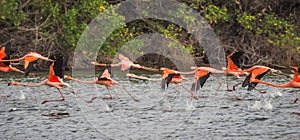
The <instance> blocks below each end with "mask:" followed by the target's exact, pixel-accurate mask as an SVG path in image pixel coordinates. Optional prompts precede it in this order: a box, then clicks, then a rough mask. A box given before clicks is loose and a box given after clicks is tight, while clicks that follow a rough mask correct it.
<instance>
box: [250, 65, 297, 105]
mask: <svg viewBox="0 0 300 140" xmlns="http://www.w3.org/2000/svg"><path fill="white" fill-rule="evenodd" d="M290 67H291V69H292V73H294V75H293V79H292V80H291V81H289V82H288V83H286V84H283V85H277V84H273V83H269V82H265V81H261V80H259V79H254V82H256V83H262V84H265V85H269V86H273V87H276V88H300V76H299V74H300V68H299V67H296V66H290ZM297 101H298V98H296V99H295V100H294V103H296V102H297Z"/></svg>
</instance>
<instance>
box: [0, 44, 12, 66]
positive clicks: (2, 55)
mask: <svg viewBox="0 0 300 140" xmlns="http://www.w3.org/2000/svg"><path fill="white" fill-rule="evenodd" d="M10 53H11V43H10V42H8V43H6V45H3V46H2V48H1V52H0V59H3V60H9V59H10ZM3 64H5V65H6V66H9V65H10V62H3Z"/></svg>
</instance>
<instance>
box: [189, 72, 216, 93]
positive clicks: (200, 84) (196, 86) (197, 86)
mask: <svg viewBox="0 0 300 140" xmlns="http://www.w3.org/2000/svg"><path fill="white" fill-rule="evenodd" d="M210 75H211V72H208V73H207V74H206V75H203V76H202V77H198V79H197V81H196V82H194V83H193V84H192V87H191V91H195V89H196V91H198V90H199V89H200V87H201V88H202V87H203V85H204V83H205V82H206V80H207V79H208V78H209V77H210Z"/></svg>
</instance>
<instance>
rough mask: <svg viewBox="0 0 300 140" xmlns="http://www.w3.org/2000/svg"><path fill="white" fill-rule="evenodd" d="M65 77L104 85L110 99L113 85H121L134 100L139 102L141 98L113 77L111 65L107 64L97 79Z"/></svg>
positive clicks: (85, 82)
mask: <svg viewBox="0 0 300 140" xmlns="http://www.w3.org/2000/svg"><path fill="white" fill-rule="evenodd" d="M65 79H68V80H74V81H76V82H79V83H83V84H99V85H104V86H105V87H106V89H107V90H108V93H109V95H110V97H109V98H108V99H112V94H111V91H110V88H109V87H111V86H117V87H120V88H122V89H123V90H124V91H125V92H126V93H127V94H128V95H129V96H130V97H131V98H132V99H133V100H134V101H136V102H138V101H139V100H138V99H136V98H134V97H133V96H132V95H131V94H130V93H129V92H128V91H127V89H126V88H125V87H123V86H122V85H121V84H120V83H119V82H117V81H115V80H113V79H112V78H111V67H110V66H106V68H105V70H104V72H103V73H102V75H100V76H99V77H98V78H97V79H96V80H94V81H81V80H79V79H75V78H73V77H71V76H68V75H66V76H65ZM96 98H97V97H94V98H93V99H96Z"/></svg>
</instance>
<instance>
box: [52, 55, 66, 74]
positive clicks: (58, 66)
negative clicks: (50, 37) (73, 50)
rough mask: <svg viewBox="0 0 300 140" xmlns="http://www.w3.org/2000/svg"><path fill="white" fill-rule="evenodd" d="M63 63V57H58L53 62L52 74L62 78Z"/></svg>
mask: <svg viewBox="0 0 300 140" xmlns="http://www.w3.org/2000/svg"><path fill="white" fill-rule="evenodd" d="M63 62H64V57H63V56H62V55H59V56H58V57H57V58H56V60H55V62H54V74H55V75H56V76H58V77H60V78H63V77H64V72H65V70H64V68H65V67H64V66H63Z"/></svg>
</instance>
